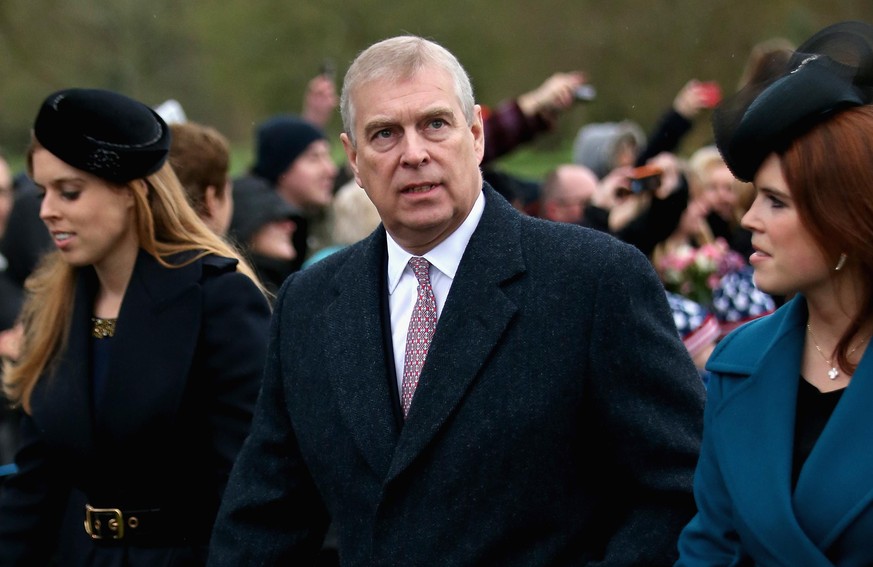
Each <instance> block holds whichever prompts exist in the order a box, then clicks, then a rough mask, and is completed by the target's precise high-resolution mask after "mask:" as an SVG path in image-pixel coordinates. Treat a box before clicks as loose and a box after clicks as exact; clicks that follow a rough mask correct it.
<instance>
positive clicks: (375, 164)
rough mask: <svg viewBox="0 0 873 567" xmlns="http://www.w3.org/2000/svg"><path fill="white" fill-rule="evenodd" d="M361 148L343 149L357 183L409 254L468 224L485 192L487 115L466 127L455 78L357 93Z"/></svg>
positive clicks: (370, 86)
mask: <svg viewBox="0 0 873 567" xmlns="http://www.w3.org/2000/svg"><path fill="white" fill-rule="evenodd" d="M351 96H352V104H353V105H354V109H355V123H354V125H353V127H354V131H355V135H356V139H357V146H355V147H352V145H351V141H350V140H349V137H348V136H347V135H346V134H342V135H341V139H342V142H343V147H344V148H345V151H346V155H347V156H348V159H349V164H350V165H351V167H352V170H353V171H354V174H355V180H356V181H357V182H358V184H359V185H360V186H361V187H363V188H364V189H365V190H366V192H367V195H369V197H370V199H371V200H372V201H373V203H374V204H375V205H376V209H378V211H379V215H380V216H381V217H382V222H383V224H384V225H385V229H386V230H387V231H388V232H389V233H390V234H391V236H392V237H393V238H394V239H395V240H396V241H397V243H398V244H400V245H401V246H402V247H403V248H404V249H406V250H407V251H409V252H411V253H413V254H423V253H424V252H427V251H428V250H431V249H432V248H433V247H434V246H436V245H437V244H439V243H440V242H442V241H443V240H444V239H445V238H446V237H447V236H449V235H450V234H451V233H452V232H453V231H454V230H455V229H456V228H457V227H458V226H459V225H460V224H461V223H462V222H463V221H464V219H466V218H467V215H468V214H469V212H470V210H471V209H472V207H473V203H475V201H476V197H477V196H478V195H479V193H480V191H481V190H482V176H481V172H480V170H479V163H480V162H481V161H482V155H483V150H484V145H485V137H484V131H483V128H482V112H481V109H480V108H479V106H478V105H477V106H476V107H475V111H474V116H473V123H472V124H467V122H466V120H465V118H464V115H463V111H462V108H461V104H460V101H459V100H458V97H457V96H456V95H455V89H454V83H453V81H452V77H451V75H450V74H449V73H448V72H446V71H444V70H443V69H440V68H438V67H430V68H425V69H422V70H420V71H419V72H418V73H417V74H416V75H414V76H413V77H411V78H409V79H402V80H400V81H393V80H388V79H379V80H374V81H372V82H370V83H365V84H362V85H361V86H360V87H358V88H357V89H356V90H355V91H354V92H352V93H351Z"/></svg>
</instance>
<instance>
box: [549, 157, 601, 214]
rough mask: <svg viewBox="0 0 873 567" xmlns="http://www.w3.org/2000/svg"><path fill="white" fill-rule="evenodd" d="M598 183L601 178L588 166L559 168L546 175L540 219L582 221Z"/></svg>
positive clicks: (569, 165)
mask: <svg viewBox="0 0 873 567" xmlns="http://www.w3.org/2000/svg"><path fill="white" fill-rule="evenodd" d="M597 184H598V179H597V176H596V175H595V174H594V172H593V171H591V170H590V169H588V168H587V167H585V166H584V165H576V164H562V165H559V166H558V167H556V168H555V169H553V170H552V171H551V172H550V173H549V174H548V175H546V178H545V180H544V181H543V184H542V187H541V188H540V203H539V216H540V217H541V218H544V219H548V220H553V221H558V222H570V223H574V224H577V223H579V222H581V221H582V218H583V215H584V213H585V207H587V206H588V204H589V202H590V201H591V197H592V196H593V195H594V192H595V191H597Z"/></svg>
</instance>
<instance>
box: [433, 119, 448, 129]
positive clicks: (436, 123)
mask: <svg viewBox="0 0 873 567" xmlns="http://www.w3.org/2000/svg"><path fill="white" fill-rule="evenodd" d="M445 125H446V121H445V120H443V119H442V118H437V119H435V120H431V122H430V127H431V128H435V129H437V130H439V129H440V128H442V127H443V126H445Z"/></svg>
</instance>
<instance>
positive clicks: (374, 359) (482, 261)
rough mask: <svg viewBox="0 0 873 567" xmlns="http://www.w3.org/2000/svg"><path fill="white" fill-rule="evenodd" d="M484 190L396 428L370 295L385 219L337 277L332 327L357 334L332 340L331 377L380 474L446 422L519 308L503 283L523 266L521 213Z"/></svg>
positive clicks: (379, 285) (398, 467)
mask: <svg viewBox="0 0 873 567" xmlns="http://www.w3.org/2000/svg"><path fill="white" fill-rule="evenodd" d="M484 191H485V198H486V201H485V211H484V212H483V214H482V219H481V220H480V222H479V226H478V227H477V228H476V231H475V232H474V233H473V236H472V237H471V239H470V242H469V244H468V245H467V248H466V250H465V252H464V255H463V257H462V258H461V263H460V265H459V266H458V272H457V274H456V276H455V279H454V281H453V283H452V288H451V290H450V292H449V295H448V297H447V299H446V304H445V307H444V309H443V312H442V314H441V316H440V320H439V323H438V325H437V329H436V333H435V335H434V338H433V342H432V344H431V348H430V351H429V353H428V358H427V361H426V363H425V366H424V369H423V370H422V373H421V378H420V380H419V385H418V391H417V392H416V396H415V399H414V400H413V402H412V406H411V408H410V412H409V416H408V419H407V420H406V422H405V424H404V425H403V427H402V430H398V428H397V425H396V423H395V421H394V419H393V411H392V406H391V403H392V402H391V393H390V392H389V390H388V388H389V387H390V386H389V384H388V380H387V379H386V374H387V372H388V365H389V364H393V359H392V357H393V353H392V352H391V350H390V347H386V346H385V344H384V341H383V337H382V329H383V327H382V326H383V325H388V324H389V323H388V322H387V321H385V320H384V318H383V313H384V314H387V309H383V308H382V306H381V305H380V301H374V298H383V299H384V296H385V291H384V289H383V287H384V286H385V285H386V283H385V265H384V259H385V238H386V237H385V233H384V229H383V228H380V229H379V230H378V231H377V232H376V233H375V234H374V235H371V236H370V237H369V238H368V239H367V240H366V241H365V242H364V243H363V244H362V246H361V247H360V249H359V253H357V254H351V255H350V256H349V260H348V261H347V262H346V263H345V264H344V265H343V266H342V267H341V268H340V269H339V270H338V272H337V274H336V277H335V278H334V280H333V285H334V287H335V289H336V293H337V298H336V300H335V301H334V302H333V303H332V304H331V305H330V306H329V307H328V313H327V316H328V320H329V321H331V328H330V333H331V335H333V336H352V337H357V339H356V340H354V341H351V344H353V345H354V352H352V353H349V352H345V351H344V350H343V349H345V348H347V347H348V344H349V342H348V341H331V346H330V347H329V348H330V349H331V350H332V351H333V352H332V353H331V354H332V356H330V357H329V360H330V361H331V362H330V369H329V374H330V377H331V383H332V384H333V387H334V388H335V389H336V390H337V399H338V400H339V402H338V403H339V406H340V412H341V414H342V415H343V418H344V419H345V420H346V422H347V425H348V427H349V430H350V431H351V432H352V435H354V437H355V440H356V442H357V444H358V446H359V448H360V450H361V452H362V454H364V455H365V456H366V458H367V460H368V462H369V463H370V465H371V467H373V469H374V471H376V472H377V474H380V475H381V476H383V477H384V478H386V480H387V479H390V478H393V477H395V476H396V475H398V474H399V473H400V472H402V471H403V470H404V469H405V468H406V467H407V466H409V464H410V463H411V462H412V461H413V460H414V458H415V457H416V456H417V455H418V454H420V452H421V451H422V450H423V449H424V448H425V447H426V446H427V444H428V443H429V442H430V441H431V440H432V439H433V438H434V436H435V435H436V434H437V433H438V432H439V431H440V430H441V428H442V427H444V425H445V423H446V421H447V420H448V418H449V417H450V416H451V414H452V412H453V411H455V409H456V408H457V407H458V405H459V404H460V403H461V401H462V400H463V398H464V395H465V393H466V392H467V391H468V389H469V388H470V386H471V384H472V383H473V382H474V380H475V379H476V376H477V375H478V373H479V371H480V370H481V368H482V365H483V363H484V361H485V360H486V359H487V357H488V354H489V353H490V352H491V350H492V349H493V348H494V347H495V345H496V344H497V342H498V341H499V339H500V336H501V335H502V334H503V332H504V331H505V329H506V327H507V325H509V322H510V320H511V319H512V317H513V316H514V314H515V313H516V311H517V306H516V305H515V304H514V303H513V302H512V301H511V300H510V299H509V298H508V297H507V296H506V294H505V293H504V292H503V291H502V286H503V285H504V283H505V282H506V281H507V280H510V279H511V278H513V277H514V276H516V275H518V274H519V273H521V272H523V271H524V261H523V258H522V253H521V241H520V227H519V225H520V218H521V217H520V213H518V212H517V211H516V210H515V209H513V208H512V207H511V205H509V203H507V202H506V201H505V199H504V198H503V197H501V196H500V195H499V194H498V193H497V192H495V191H494V190H493V189H491V188H490V187H489V186H487V185H486V186H485V189H484ZM349 313H354V314H355V316H354V317H349V316H348V314H349Z"/></svg>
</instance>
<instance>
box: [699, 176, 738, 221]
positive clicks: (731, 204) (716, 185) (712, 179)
mask: <svg viewBox="0 0 873 567" xmlns="http://www.w3.org/2000/svg"><path fill="white" fill-rule="evenodd" d="M733 185H734V175H733V174H732V173H731V170H730V169H728V166H727V165H725V164H724V163H719V164H716V165H713V166H711V167H710V168H709V169H708V170H707V172H706V179H704V191H705V194H706V196H707V199H708V201H709V206H710V209H711V210H712V211H715V212H716V213H718V215H719V216H720V217H722V218H723V219H726V220H729V219H731V218H733V214H734V208H735V207H736V204H737V196H736V193H735V192H734V188H733Z"/></svg>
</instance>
